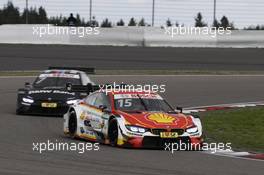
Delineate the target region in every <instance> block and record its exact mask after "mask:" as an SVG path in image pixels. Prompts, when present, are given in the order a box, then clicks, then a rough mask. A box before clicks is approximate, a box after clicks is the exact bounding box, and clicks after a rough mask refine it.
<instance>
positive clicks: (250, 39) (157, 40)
mask: <svg viewBox="0 0 264 175" xmlns="http://www.w3.org/2000/svg"><path fill="white" fill-rule="evenodd" d="M33 27H35V28H36V27H47V25H2V26H0V43H9V44H63V45H111V46H146V47H234V48H251V47H252V48H256V47H257V48H264V31H246V30H234V31H232V33H231V34H230V35H217V36H216V37H211V36H209V35H175V36H174V37H171V36H169V35H166V34H165V29H161V28H152V27H115V28H100V29H98V30H99V31H100V33H99V34H98V35H95V34H94V35H85V36H84V37H80V35H72V34H64V35H58V34H57V35H48V34H47V35H43V36H42V37H40V36H39V35H36V34H33V33H34V29H33ZM49 27H50V28H52V29H55V28H56V26H49ZM65 28H67V27H65Z"/></svg>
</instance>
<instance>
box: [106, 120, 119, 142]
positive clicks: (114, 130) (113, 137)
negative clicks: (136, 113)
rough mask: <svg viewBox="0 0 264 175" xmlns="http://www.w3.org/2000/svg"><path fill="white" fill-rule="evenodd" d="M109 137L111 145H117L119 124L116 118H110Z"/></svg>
mask: <svg viewBox="0 0 264 175" xmlns="http://www.w3.org/2000/svg"><path fill="white" fill-rule="evenodd" d="M108 138H109V142H110V145H111V146H117V139H118V124H117V120H116V119H112V120H110V123H109V129H108Z"/></svg>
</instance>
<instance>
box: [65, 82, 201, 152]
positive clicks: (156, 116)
mask: <svg viewBox="0 0 264 175" xmlns="http://www.w3.org/2000/svg"><path fill="white" fill-rule="evenodd" d="M68 89H69V91H70V92H72V91H74V87H70V88H68ZM75 89H79V90H80V88H75ZM84 89H86V90H87V91H89V92H91V91H94V90H95V91H94V92H91V93H90V95H88V96H87V97H86V98H84V99H83V100H80V101H78V102H77V103H75V104H73V105H71V106H70V108H69V110H68V112H67V113H66V114H65V115H64V133H65V134H66V135H68V136H70V137H72V138H82V139H86V140H88V141H95V142H99V143H103V144H110V145H112V146H120V147H133V148H141V147H144V148H163V147H164V144H165V143H167V142H170V143H175V142H176V143H179V142H182V143H186V144H196V145H197V144H198V145H200V144H202V125H201V121H200V119H199V117H196V116H192V115H184V114H183V113H181V111H177V110H174V109H173V108H172V107H171V105H169V104H168V103H167V101H166V100H164V99H163V98H162V97H161V96H160V95H159V94H157V93H152V92H151V93H150V92H137V91H125V92H116V91H110V92H109V91H107V92H106V91H104V90H102V89H100V90H96V89H98V88H95V89H93V88H92V86H90V87H87V88H84ZM91 89H93V90H91Z"/></svg>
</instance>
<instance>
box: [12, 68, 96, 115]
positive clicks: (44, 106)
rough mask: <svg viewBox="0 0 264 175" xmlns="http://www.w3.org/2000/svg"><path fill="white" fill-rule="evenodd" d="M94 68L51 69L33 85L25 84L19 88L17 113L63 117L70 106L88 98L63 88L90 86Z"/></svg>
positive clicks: (42, 74) (84, 94) (81, 93)
mask: <svg viewBox="0 0 264 175" xmlns="http://www.w3.org/2000/svg"><path fill="white" fill-rule="evenodd" d="M88 73H90V74H93V73H94V69H93V68H65V67H64V68H62V67H50V68H49V70H46V71H44V72H42V73H41V74H40V75H39V76H38V77H37V78H36V80H35V81H34V83H33V84H30V83H27V82H26V83H25V87H24V88H21V89H18V95H17V109H16V113H17V114H41V115H63V114H64V113H66V112H67V110H68V107H69V105H71V104H74V103H75V102H77V100H79V99H82V98H83V97H85V96H87V94H86V93H84V92H80V93H78V92H77V93H76V92H68V91H67V90H66V85H67V84H68V83H69V84H74V85H87V84H88V83H89V84H91V83H92V84H93V82H92V81H91V80H90V78H89V77H88V75H87V74H88Z"/></svg>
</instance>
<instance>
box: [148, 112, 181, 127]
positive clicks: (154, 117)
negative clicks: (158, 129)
mask: <svg viewBox="0 0 264 175" xmlns="http://www.w3.org/2000/svg"><path fill="white" fill-rule="evenodd" d="M147 119H148V120H150V121H154V122H156V123H159V124H172V123H174V122H175V121H176V120H177V118H175V117H172V116H169V115H167V114H165V113H153V114H150V115H148V116H147Z"/></svg>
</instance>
